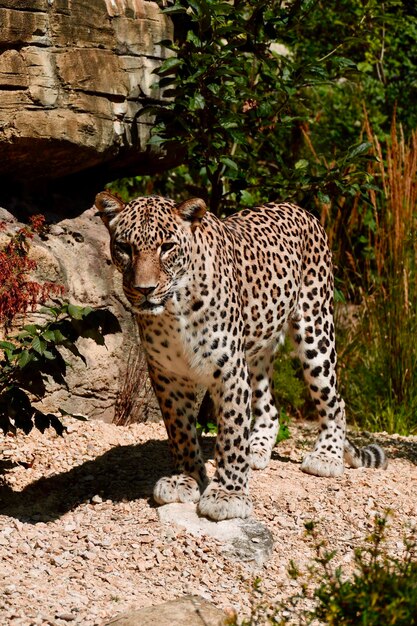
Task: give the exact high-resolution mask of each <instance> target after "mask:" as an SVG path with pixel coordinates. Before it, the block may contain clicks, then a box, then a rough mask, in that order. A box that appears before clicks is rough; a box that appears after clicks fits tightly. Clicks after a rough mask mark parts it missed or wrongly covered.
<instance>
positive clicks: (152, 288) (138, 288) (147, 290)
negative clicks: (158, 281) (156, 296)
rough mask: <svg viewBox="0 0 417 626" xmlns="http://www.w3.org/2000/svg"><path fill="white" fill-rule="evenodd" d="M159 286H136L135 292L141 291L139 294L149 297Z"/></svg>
mask: <svg viewBox="0 0 417 626" xmlns="http://www.w3.org/2000/svg"><path fill="white" fill-rule="evenodd" d="M157 286H158V285H151V286H147V287H145V286H142V285H135V291H139V293H141V294H142V295H143V296H149V294H151V293H152V292H153V291H155V289H156V288H157Z"/></svg>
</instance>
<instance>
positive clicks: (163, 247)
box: [161, 241, 176, 252]
mask: <svg viewBox="0 0 417 626" xmlns="http://www.w3.org/2000/svg"><path fill="white" fill-rule="evenodd" d="M175 245H176V244H175V241H166V242H165V243H161V252H168V250H172V248H173V247H174V246H175Z"/></svg>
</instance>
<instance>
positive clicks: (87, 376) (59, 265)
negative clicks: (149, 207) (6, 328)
mask: <svg viewBox="0 0 417 626" xmlns="http://www.w3.org/2000/svg"><path fill="white" fill-rule="evenodd" d="M0 221H3V222H5V223H6V225H7V229H6V230H7V232H8V233H11V234H12V233H13V232H16V230H18V228H19V227H21V226H22V224H19V222H17V220H16V219H15V218H14V217H13V215H11V214H10V213H9V212H7V211H5V210H4V209H0ZM6 241H7V235H6V234H4V233H1V234H0V247H1V246H2V245H4V243H5V242H6ZM30 257H31V258H32V259H33V260H34V261H35V262H36V264H37V269H36V278H37V279H39V280H40V282H44V281H50V282H53V283H57V284H60V285H63V287H64V289H65V293H64V296H63V298H64V299H65V300H67V299H68V300H69V301H71V302H72V303H74V304H79V305H82V306H92V307H105V308H107V309H108V310H109V311H111V312H112V313H113V314H114V315H115V316H116V318H117V319H118V320H119V322H120V327H121V332H115V333H112V334H107V335H106V337H105V345H97V344H96V343H95V342H94V341H93V339H89V338H82V339H79V341H78V344H77V346H78V348H79V350H80V352H81V353H82V354H83V355H84V357H85V359H86V363H84V362H83V361H82V360H81V359H74V358H73V357H72V355H71V354H69V353H68V355H65V358H66V360H67V361H68V362H69V363H70V366H69V367H68V368H67V377H66V380H67V383H68V387H65V386H63V385H58V384H57V383H54V382H53V381H52V380H51V381H50V384H49V385H48V393H47V395H46V396H45V398H44V400H43V401H42V409H43V410H44V411H51V412H53V413H56V412H57V411H58V409H60V408H62V409H64V410H65V411H67V412H69V413H73V414H82V415H85V416H87V417H88V418H98V419H102V420H104V421H107V422H109V421H112V420H113V418H114V414H115V403H116V398H117V395H118V393H119V392H120V391H121V390H122V388H123V381H124V380H125V378H126V368H127V365H128V357H129V353H130V351H131V350H132V351H133V352H135V351H136V350H137V349H138V346H139V337H138V331H137V326H136V322H135V319H134V317H133V315H132V314H131V312H130V310H129V306H128V303H127V300H125V298H124V295H123V291H122V288H121V280H120V276H119V274H118V272H117V271H116V270H115V268H114V266H113V265H112V264H111V262H110V256H109V241H108V233H107V230H106V229H105V228H104V227H103V224H102V222H101V220H100V218H98V217H96V216H95V209H93V208H92V209H88V210H87V211H85V212H84V213H83V214H81V215H80V216H78V217H75V218H72V219H64V220H61V221H59V222H57V223H55V224H52V225H51V226H50V231H49V234H48V235H47V236H46V237H45V238H44V239H43V240H41V239H39V237H35V239H34V240H33V242H32V245H31V249H30ZM31 320H33V321H38V322H40V319H39V315H37V314H36V313H35V314H34V313H28V314H27V321H31ZM12 334H13V333H12ZM67 357H68V358H67ZM141 375H142V377H143V385H145V384H146V381H147V373H146V371H144V372H142V373H141ZM140 387H141V385H139V388H140ZM137 417H139V416H137ZM140 417H141V418H142V419H159V418H160V414H159V411H158V409H157V408H156V405H155V403H154V404H153V405H152V406H148V407H147V412H146V414H143V415H141V416H140Z"/></svg>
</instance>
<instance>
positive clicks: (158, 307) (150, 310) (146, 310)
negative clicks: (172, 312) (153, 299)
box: [134, 304, 165, 315]
mask: <svg viewBox="0 0 417 626" xmlns="http://www.w3.org/2000/svg"><path fill="white" fill-rule="evenodd" d="M164 309H165V307H164V306H163V305H162V304H153V305H152V306H138V307H135V308H134V311H135V313H136V314H137V315H160V314H161V313H162V312H163V311H164Z"/></svg>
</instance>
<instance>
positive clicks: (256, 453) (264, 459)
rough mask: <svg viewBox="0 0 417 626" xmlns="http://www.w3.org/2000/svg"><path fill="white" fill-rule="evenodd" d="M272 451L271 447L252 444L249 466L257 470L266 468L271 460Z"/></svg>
mask: <svg viewBox="0 0 417 626" xmlns="http://www.w3.org/2000/svg"><path fill="white" fill-rule="evenodd" d="M271 452H272V450H271V449H270V448H269V447H266V446H265V447H262V446H259V445H258V446H256V445H253V446H252V445H251V448H250V454H249V467H250V468H251V469H255V470H260V469H265V467H266V466H267V465H268V463H269V461H270V460H271Z"/></svg>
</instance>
